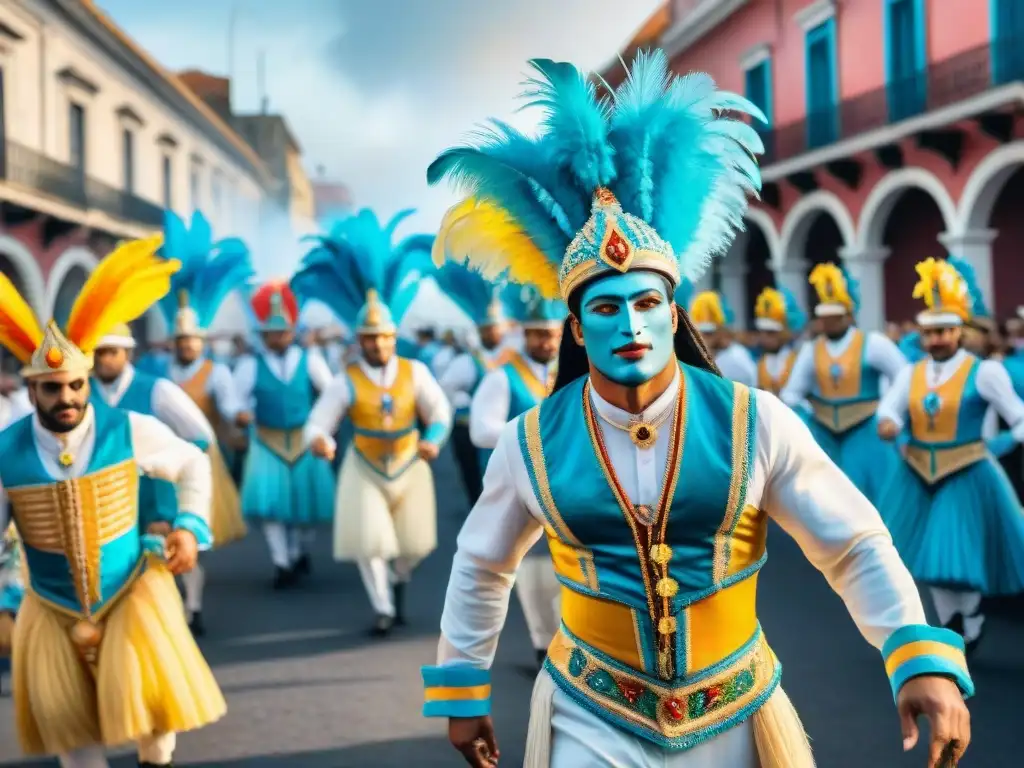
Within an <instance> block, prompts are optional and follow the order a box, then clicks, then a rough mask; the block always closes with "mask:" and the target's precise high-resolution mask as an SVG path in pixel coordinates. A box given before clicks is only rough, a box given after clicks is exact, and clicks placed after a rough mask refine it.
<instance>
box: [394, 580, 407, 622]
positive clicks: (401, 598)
mask: <svg viewBox="0 0 1024 768" xmlns="http://www.w3.org/2000/svg"><path fill="white" fill-rule="evenodd" d="M393 592H394V596H395V626H396V627H404V626H405V583H404V582H401V581H400V582H398V583H396V584H395V585H394V587H393Z"/></svg>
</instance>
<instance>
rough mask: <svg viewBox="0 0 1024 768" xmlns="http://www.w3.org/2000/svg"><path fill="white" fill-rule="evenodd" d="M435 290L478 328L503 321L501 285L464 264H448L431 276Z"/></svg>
mask: <svg viewBox="0 0 1024 768" xmlns="http://www.w3.org/2000/svg"><path fill="white" fill-rule="evenodd" d="M433 278H434V281H435V282H436V283H437V286H438V288H440V289H441V291H442V292H444V294H445V295H446V296H447V297H448V298H450V299H451V300H452V301H453V302H454V303H455V305H456V306H457V307H458V308H459V309H461V310H462V311H463V312H465V313H466V315H468V316H469V319H470V320H472V321H473V323H474V324H476V325H477V326H484V325H494V324H495V323H500V322H502V320H504V319H505V307H504V304H503V302H502V293H503V291H502V286H501V285H500V284H498V283H495V282H492V281H490V280H488V279H487V278H485V277H483V276H482V275H481V274H480V273H479V272H477V271H475V270H473V269H470V268H469V267H468V266H466V265H465V264H457V263H456V262H453V261H449V262H448V263H446V264H445V265H444V266H442V267H441V268H440V269H439V270H437V271H436V272H435V273H434V274H433Z"/></svg>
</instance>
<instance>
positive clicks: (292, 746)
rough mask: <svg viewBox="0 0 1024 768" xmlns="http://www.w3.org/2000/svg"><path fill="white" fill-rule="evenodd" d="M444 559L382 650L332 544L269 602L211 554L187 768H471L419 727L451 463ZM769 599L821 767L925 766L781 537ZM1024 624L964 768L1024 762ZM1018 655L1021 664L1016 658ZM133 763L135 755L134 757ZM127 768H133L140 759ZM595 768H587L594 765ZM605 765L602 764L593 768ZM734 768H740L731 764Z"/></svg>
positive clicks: (987, 687) (833, 601)
mask: <svg viewBox="0 0 1024 768" xmlns="http://www.w3.org/2000/svg"><path fill="white" fill-rule="evenodd" d="M437 492H438V498H439V500H440V505H439V506H440V518H441V519H440V526H439V535H440V548H439V549H438V551H437V552H436V553H435V554H434V555H433V556H432V557H431V558H430V559H429V560H427V561H426V562H425V563H424V564H423V566H422V567H421V568H420V570H419V571H418V572H417V574H416V580H415V581H414V583H413V584H412V586H411V587H410V589H409V611H408V613H409V623H410V626H409V627H408V628H407V629H405V630H403V631H399V632H396V633H395V634H394V635H393V637H391V638H389V639H387V640H386V641H372V640H370V639H369V638H368V637H367V636H366V629H367V627H368V625H369V623H370V622H371V620H372V615H371V612H370V609H369V607H368V605H367V602H366V598H365V596H364V593H363V590H362V587H361V585H360V582H359V578H358V576H357V573H356V571H355V569H354V568H352V567H350V566H342V565H336V564H334V563H332V562H331V558H330V549H329V541H328V539H329V535H327V533H326V532H325V534H324V535H323V536H322V537H321V541H320V542H319V543H318V546H317V547H316V550H315V559H314V572H313V574H312V576H311V577H310V578H309V580H308V582H307V583H306V584H305V585H304V586H303V587H301V588H299V589H296V590H294V591H289V592H274V591H272V590H271V589H270V568H269V564H268V560H267V556H266V553H265V549H264V544H263V541H262V538H261V537H260V536H259V535H257V532H255V531H254V532H252V533H251V534H250V536H249V538H248V539H247V540H246V541H244V542H241V543H239V544H237V545H235V546H232V547H230V548H228V549H226V550H224V551H222V552H215V553H212V554H210V555H208V556H206V558H207V559H206V560H205V562H206V565H207V568H208V587H207V606H206V610H205V612H204V616H205V618H206V623H207V630H208V631H207V636H206V637H205V638H204V639H203V641H202V647H203V650H204V651H205V653H206V655H207V658H208V659H209V661H210V663H211V664H212V666H213V668H214V671H215V673H216V675H217V678H218V680H219V681H220V683H221V686H222V687H223V690H224V693H225V695H226V697H227V699H228V708H229V712H228V715H227V717H226V718H225V719H224V720H223V721H222V722H220V723H217V724H216V725H214V726H212V727H210V728H207V729H205V730H202V731H200V732H197V733H189V734H184V735H182V736H180V738H179V747H178V752H177V754H176V763H177V765H179V766H193V767H194V768H200V767H202V768H235V767H236V766H237V767H238V768H242V767H247V766H251V767H252V768H271V767H273V768H392V767H394V768H399V767H402V768H406V767H409V766H411V767H414V768H434V766H437V767H438V768H441V767H442V766H452V767H454V766H458V765H460V758H459V757H458V756H457V755H456V754H455V753H454V751H453V750H452V749H451V748H450V747H449V745H448V743H447V739H446V736H445V732H446V729H445V723H444V722H443V721H438V720H426V719H424V718H423V717H421V716H420V706H421V686H420V675H419V668H420V665H421V664H424V663H430V662H431V661H432V659H433V656H434V649H435V645H436V639H437V626H438V618H439V616H440V613H441V607H442V605H443V601H444V591H445V585H446V583H447V575H448V569H449V565H450V562H451V556H452V553H453V550H454V544H455V537H456V534H457V532H458V528H459V525H460V522H461V520H462V519H463V517H464V516H465V514H466V502H465V499H464V496H463V494H462V490H461V487H460V486H459V483H458V480H457V476H456V473H455V470H454V466H453V465H452V462H451V457H450V454H448V453H446V454H444V455H443V456H442V458H441V460H440V461H439V462H438V465H437ZM769 551H770V558H769V562H768V565H767V566H766V568H765V571H764V575H763V577H762V581H761V586H760V611H761V616H762V623H763V625H764V628H765V631H766V633H767V637H768V639H769V641H770V642H771V644H772V646H773V648H774V649H775V651H776V653H777V654H778V656H779V657H780V658H781V659H782V662H783V665H784V669H785V672H784V675H783V683H784V685H785V687H786V690H787V691H788V693H789V695H790V697H791V698H792V699H793V701H794V703H795V705H796V707H797V709H798V710H799V712H800V713H801V716H802V717H803V720H804V724H805V725H806V727H807V730H808V732H809V733H810V736H811V738H812V743H813V745H814V748H815V754H816V756H817V761H818V765H819V766H820V767H821V768H855V767H857V768H859V767H860V766H864V765H875V766H880V767H884V768H904V766H906V767H907V768H923V766H924V765H925V762H926V757H925V755H924V753H923V751H922V749H918V750H916V751H915V752H913V753H912V754H910V755H903V754H902V751H901V749H902V747H901V736H900V731H899V724H898V720H897V717H896V713H895V707H894V706H893V701H892V696H891V694H890V692H889V687H888V683H887V681H886V678H885V673H884V671H883V668H882V663H881V659H880V657H879V655H878V653H877V651H875V650H874V649H872V648H871V647H870V646H869V645H868V644H867V643H866V642H865V641H864V640H863V639H862V638H861V637H860V635H859V634H858V632H857V630H856V628H855V627H854V625H853V623H852V621H851V620H850V619H849V617H848V616H847V615H846V612H845V609H844V607H843V605H842V602H841V601H840V600H839V599H838V598H837V597H836V596H835V595H834V594H832V593H831V591H830V590H829V588H828V585H827V584H826V583H825V581H824V579H823V578H822V577H821V576H820V575H819V574H817V573H816V572H815V571H814V570H813V568H811V567H810V566H809V565H808V564H807V563H806V561H804V560H803V558H802V557H801V555H800V551H799V550H798V549H797V547H796V546H795V545H794V544H793V542H792V541H791V540H790V539H789V538H788V537H787V536H786V535H785V534H784V533H782V532H781V531H780V530H778V529H774V530H773V531H772V533H771V535H770V537H769ZM1022 636H1024V624H1021V623H1017V624H1015V623H1012V622H1011V621H1010V620H1009V619H1007V618H1005V617H993V618H991V619H990V624H989V631H988V634H987V635H986V637H985V642H984V645H983V646H982V649H981V650H980V652H979V655H978V657H977V659H976V660H975V661H974V663H973V673H974V677H975V680H976V683H977V687H978V690H979V692H980V693H979V695H978V696H977V697H976V698H975V699H973V700H972V702H971V710H972V713H973V720H974V744H973V746H972V748H971V751H970V753H969V758H968V759H966V760H965V761H964V763H963V764H964V765H965V766H979V768H988V767H991V766H1009V765H1020V764H1021V760H1020V746H1019V744H1020V733H1019V732H1018V731H1017V728H1019V724H1020V722H1021V721H1020V715H1019V708H1018V707H1019V701H1020V698H1019V695H1018V694H1017V693H1015V692H1019V691H1021V690H1024V660H1022V658H1021V655H1020V653H1019V648H1020V647H1021V639H1022ZM1015 651H1018V652H1015ZM532 657H533V654H532V651H531V649H530V647H529V641H528V639H527V634H526V629H525V625H524V622H523V619H522V616H521V613H520V612H519V609H518V605H517V604H516V602H515V600H514V599H513V601H512V610H511V611H510V615H509V621H508V626H507V628H506V631H505V633H504V635H503V637H502V642H501V645H500V649H499V651H498V657H497V660H496V662H495V667H494V692H495V693H494V695H495V701H494V717H495V723H496V729H497V734H498V739H499V743H500V746H501V750H502V760H501V764H502V765H507V766H519V765H522V755H523V743H524V740H525V735H526V727H527V719H528V716H529V712H528V710H529V699H530V691H531V687H532V669H531V666H530V665H531V660H532ZM15 744H16V739H15V735H14V728H13V708H12V706H11V700H10V699H9V698H8V699H0V766H44V765H47V766H48V765H54V764H55V763H54V762H53V761H29V762H26V761H24V760H21V759H19V758H18V750H17V747H16V746H15ZM119 754H120V755H127V753H126V752H125V751H122V752H120V753H119ZM112 765H114V766H115V768H126V767H127V766H132V765H134V760H133V759H132V758H131V757H129V756H124V757H118V758H117V759H115V760H113V761H112ZM580 768H584V766H580ZM587 768H590V767H587ZM723 768H730V767H729V766H723Z"/></svg>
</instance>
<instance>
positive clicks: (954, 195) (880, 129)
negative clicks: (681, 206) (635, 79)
mask: <svg viewBox="0 0 1024 768" xmlns="http://www.w3.org/2000/svg"><path fill="white" fill-rule="evenodd" d="M645 47H660V48H663V49H664V50H665V51H666V52H667V53H668V54H669V56H670V58H671V61H672V65H673V68H674V69H675V70H676V71H678V72H686V71H691V70H700V71H706V72H709V73H710V74H711V75H712V76H713V77H714V78H715V79H716V80H717V82H718V83H719V85H720V86H721V87H723V88H725V89H727V90H731V91H734V92H736V93H740V94H745V95H746V96H747V97H748V98H749V99H751V100H752V101H753V102H755V103H756V104H757V105H758V106H760V107H761V109H762V110H763V111H764V113H765V115H766V117H767V120H768V122H767V123H766V124H763V125H758V126H757V127H758V129H759V131H760V132H761V134H762V136H763V138H764V143H765V148H766V153H765V156H764V157H763V158H762V170H763V176H764V182H765V185H764V192H763V195H762V201H761V203H760V204H758V205H756V206H754V207H753V208H752V210H751V211H750V214H749V216H748V218H747V224H748V227H747V229H748V231H747V233H746V234H745V235H743V236H742V237H741V238H740V239H739V240H738V241H737V243H736V244H735V245H734V247H733V249H732V250H731V251H730V253H729V255H728V256H727V257H726V258H725V259H724V260H722V261H721V262H720V263H719V266H718V269H717V270H716V273H715V274H714V275H713V276H712V277H711V278H710V280H711V281H713V282H714V283H716V284H717V285H718V287H719V288H720V289H721V290H722V291H723V292H724V293H725V294H726V295H727V296H728V298H729V299H730V300H731V303H732V304H733V306H734V308H735V311H736V314H737V317H738V319H739V320H740V322H745V321H746V319H747V318H748V317H749V314H750V305H751V303H752V300H753V298H754V296H755V295H756V293H757V292H758V291H759V290H760V289H761V288H762V287H764V285H766V284H768V283H770V282H774V281H778V282H779V283H783V284H785V285H787V286H789V287H790V288H791V289H792V290H793V291H794V293H795V294H796V295H797V296H798V297H802V298H803V299H804V300H807V299H809V289H808V287H807V286H806V276H807V274H808V272H809V270H810V269H811V268H813V266H814V265H815V264H816V263H819V262H822V261H842V262H843V263H844V264H845V265H846V266H847V267H848V268H849V269H850V271H851V273H853V274H854V275H855V276H856V277H858V278H859V279H860V281H861V292H862V310H861V316H860V320H861V323H862V324H863V325H865V326H868V327H873V328H877V327H880V326H881V325H882V323H883V321H884V320H885V319H890V320H896V321H900V320H905V319H909V318H910V317H912V316H913V312H914V302H913V301H912V300H911V298H910V294H911V289H912V286H913V284H914V282H915V279H916V276H915V273H914V264H915V263H916V262H917V261H919V260H921V259H923V258H926V257H928V256H942V255H946V254H947V253H948V254H952V255H956V256H960V257H964V258H966V259H967V260H969V261H970V262H971V263H972V264H973V266H974V268H975V271H976V273H977V276H978V279H979V282H980V283H981V286H982V289H983V291H984V292H985V294H986V296H987V297H988V299H989V303H990V306H992V307H994V312H995V314H996V315H997V317H1000V318H1002V317H1006V316H1008V315H1010V314H1012V313H1013V312H1014V311H1015V310H1016V308H1017V306H1018V305H1022V304H1024V280H1022V279H1021V277H1022V274H1024V272H1022V269H1021V266H1020V265H1021V262H1020V261H1019V256H1018V252H1019V250H1020V249H1021V247H1022V245H1024V217H1022V216H1021V214H1020V211H1022V210H1024V122H1022V120H1021V117H1020V112H1021V106H1022V105H1024V3H1022V2H1021V0H672V1H671V2H669V3H668V4H667V5H666V6H665V7H664V8H663V9H661V10H660V11H659V13H658V14H657V15H656V16H655V18H653V19H652V20H651V22H650V23H649V24H648V25H647V27H646V28H645V30H642V31H641V33H640V35H638V37H637V39H635V40H633V41H631V42H630V44H629V45H628V46H627V50H626V51H625V53H626V54H627V55H629V54H631V53H632V52H633V51H635V50H636V49H638V48H645ZM604 76H605V78H606V79H607V80H608V81H609V82H611V83H616V82H618V81H619V80H621V78H622V69H621V67H620V66H619V65H618V64H617V63H615V64H612V65H610V66H609V67H608V69H607V71H606V72H605V73H604Z"/></svg>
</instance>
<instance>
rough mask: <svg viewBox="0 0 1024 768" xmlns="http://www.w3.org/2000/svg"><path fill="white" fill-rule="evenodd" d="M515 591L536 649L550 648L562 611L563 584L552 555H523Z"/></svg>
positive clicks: (517, 572)
mask: <svg viewBox="0 0 1024 768" xmlns="http://www.w3.org/2000/svg"><path fill="white" fill-rule="evenodd" d="M515 592H516V596H517V597H518V598H519V604H520V605H521V606H522V607H523V614H524V615H525V616H526V626H527V628H528V629H529V630H530V642H532V643H533V647H534V650H538V651H544V650H547V648H548V646H549V645H551V641H552V640H553V639H554V637H555V633H556V632H557V631H558V625H559V624H560V622H561V615H562V588H561V585H560V584H559V583H558V577H557V576H555V567H554V565H553V564H552V562H551V558H550V557H548V556H547V555H545V556H544V557H537V556H531V557H525V558H523V561H522V563H520V564H519V570H518V571H516V589H515Z"/></svg>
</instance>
